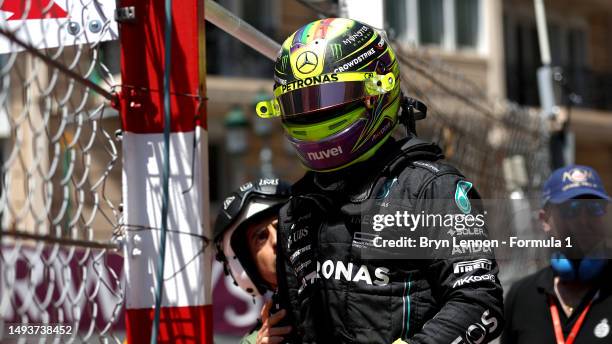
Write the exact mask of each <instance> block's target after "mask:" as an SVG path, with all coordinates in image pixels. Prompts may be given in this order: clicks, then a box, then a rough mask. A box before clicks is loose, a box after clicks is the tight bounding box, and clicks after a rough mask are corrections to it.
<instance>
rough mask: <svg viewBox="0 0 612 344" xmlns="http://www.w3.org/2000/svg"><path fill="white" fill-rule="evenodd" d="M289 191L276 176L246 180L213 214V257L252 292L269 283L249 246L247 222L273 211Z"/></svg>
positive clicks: (257, 291)
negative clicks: (214, 251) (259, 270)
mask: <svg viewBox="0 0 612 344" xmlns="http://www.w3.org/2000/svg"><path fill="white" fill-rule="evenodd" d="M289 195H290V186H289V184H288V183H286V182H284V181H282V180H280V179H278V178H264V179H259V180H258V181H251V182H247V183H245V184H244V185H242V186H240V188H238V190H236V191H235V192H233V193H232V194H231V195H230V196H228V197H227V198H226V199H225V200H224V201H223V204H222V206H221V209H220V211H219V214H218V215H217V219H216V221H215V227H214V230H213V240H214V243H215V246H216V248H217V254H216V259H217V260H218V261H220V262H222V263H223V269H224V272H225V274H226V275H230V276H231V277H232V279H233V280H234V283H235V284H236V285H237V286H239V287H240V288H241V289H243V290H244V291H246V292H247V293H249V294H250V295H252V296H258V295H262V294H264V293H265V292H266V290H268V289H269V287H268V286H267V284H266V282H265V281H264V280H263V278H262V277H261V276H260V274H259V272H258V270H257V265H256V263H255V262H254V261H253V258H252V255H251V252H250V250H249V246H248V239H247V229H248V225H249V224H252V223H256V222H257V221H260V220H262V219H265V218H266V217H269V216H271V215H274V214H277V213H278V210H279V209H280V207H281V206H282V205H283V204H284V203H285V202H286V201H287V200H288V199H289Z"/></svg>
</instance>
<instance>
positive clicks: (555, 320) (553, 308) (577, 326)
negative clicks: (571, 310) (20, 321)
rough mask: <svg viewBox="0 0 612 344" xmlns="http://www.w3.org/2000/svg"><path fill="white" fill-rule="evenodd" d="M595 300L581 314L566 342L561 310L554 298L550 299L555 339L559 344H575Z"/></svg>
mask: <svg viewBox="0 0 612 344" xmlns="http://www.w3.org/2000/svg"><path fill="white" fill-rule="evenodd" d="M594 299H595V298H593V299H591V301H590V302H589V304H588V305H587V306H586V307H584V310H583V311H582V313H580V316H579V317H578V320H576V323H575V324H574V327H572V330H571V331H570V333H569V336H567V340H565V339H564V338H563V330H562V329H561V320H560V319H559V309H558V307H557V304H556V303H555V300H554V299H553V297H552V296H550V297H549V298H548V303H549V305H550V315H551V316H552V320H553V327H554V328H555V337H556V338H557V344H573V343H574V340H575V339H576V336H577V335H578V331H580V328H581V327H582V323H583V322H584V318H585V317H586V315H587V313H588V312H589V309H591V304H592V303H593V300H594Z"/></svg>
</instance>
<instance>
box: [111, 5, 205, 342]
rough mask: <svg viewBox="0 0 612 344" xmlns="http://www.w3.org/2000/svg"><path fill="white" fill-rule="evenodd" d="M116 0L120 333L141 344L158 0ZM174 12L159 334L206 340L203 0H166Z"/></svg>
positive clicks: (149, 283) (155, 152) (155, 233)
mask: <svg viewBox="0 0 612 344" xmlns="http://www.w3.org/2000/svg"><path fill="white" fill-rule="evenodd" d="M118 4H119V5H118V6H119V8H118V13H119V14H120V15H119V21H120V42H121V77H122V88H121V94H120V97H119V107H120V110H121V120H122V125H123V145H122V149H123V204H124V206H123V216H124V225H125V228H126V229H127V242H126V245H125V273H126V276H127V285H126V309H127V312H126V315H127V316H126V323H127V324H126V327H127V339H128V343H149V342H150V338H151V328H152V323H153V317H154V311H155V310H154V305H155V293H156V289H155V288H156V285H157V281H156V271H157V265H158V256H159V251H160V234H161V223H162V220H161V209H162V170H163V168H162V166H163V149H164V138H163V130H164V113H163V104H164V103H163V96H164V93H163V75H164V30H165V24H164V18H165V12H164V1H159V0H122V1H119V2H118ZM132 14H133V16H132ZM172 16H173V28H172V31H173V32H172V49H171V50H172V52H171V54H172V55H171V59H170V61H171V62H172V66H171V78H170V92H171V97H170V98H171V111H170V113H171V134H170V160H169V163H170V178H169V203H168V204H169V208H168V209H169V210H168V222H167V223H168V226H167V229H168V231H167V239H166V255H165V256H166V257H165V259H166V260H165V269H164V278H163V288H164V290H163V298H162V303H161V305H162V308H161V318H160V326H159V334H158V336H157V338H158V342H172V343H212V305H211V301H212V298H211V283H210V278H211V259H212V256H211V251H210V247H207V246H206V243H207V241H206V240H204V238H210V228H209V222H210V221H209V218H210V217H209V204H208V203H209V201H208V150H207V133H206V113H205V106H204V105H205V102H204V96H205V77H206V65H205V46H204V44H205V41H204V2H203V0H181V1H173V5H172Z"/></svg>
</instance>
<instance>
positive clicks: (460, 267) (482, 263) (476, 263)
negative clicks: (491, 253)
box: [453, 259, 492, 274]
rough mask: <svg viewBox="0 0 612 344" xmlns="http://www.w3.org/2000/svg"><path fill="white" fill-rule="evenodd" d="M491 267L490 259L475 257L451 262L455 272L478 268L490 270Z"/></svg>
mask: <svg viewBox="0 0 612 344" xmlns="http://www.w3.org/2000/svg"><path fill="white" fill-rule="evenodd" d="M491 267H492V263H491V261H490V260H488V259H476V260H469V261H467V262H459V263H455V264H453V272H454V273H455V274H462V273H464V272H469V271H474V270H478V269H483V270H491Z"/></svg>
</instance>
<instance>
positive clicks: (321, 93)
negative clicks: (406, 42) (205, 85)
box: [256, 18, 400, 172]
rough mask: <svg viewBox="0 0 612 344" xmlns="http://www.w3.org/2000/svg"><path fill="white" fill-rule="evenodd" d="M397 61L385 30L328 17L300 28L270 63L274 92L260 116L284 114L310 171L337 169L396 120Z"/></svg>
mask: <svg viewBox="0 0 612 344" xmlns="http://www.w3.org/2000/svg"><path fill="white" fill-rule="evenodd" d="M399 76H400V74H399V65H398V63H397V60H396V58H395V53H394V52H393V50H392V49H391V47H390V46H389V44H388V42H387V41H386V39H385V37H383V35H382V33H380V32H378V31H377V30H375V29H374V28H372V27H370V26H368V25H366V24H363V23H360V22H358V21H355V20H351V19H345V18H328V19H322V20H317V21H314V22H312V23H310V24H307V25H305V26H304V27H302V28H300V29H299V30H297V31H296V32H295V33H293V34H292V35H291V36H289V37H288V38H287V39H286V40H285V42H284V43H283V44H282V46H281V49H280V51H279V53H278V57H277V58H276V62H275V66H274V95H273V98H272V99H271V100H268V101H263V102H259V103H258V104H257V105H256V112H257V114H258V115H259V116H260V117H264V118H268V117H276V116H279V117H281V121H282V125H283V128H284V131H285V134H286V136H287V138H288V139H289V142H290V143H291V144H292V145H293V147H294V148H295V150H296V152H297V154H298V157H299V158H300V161H301V162H302V164H303V165H304V167H306V168H307V169H309V170H314V171H319V172H328V171H335V170H339V169H342V168H345V167H347V166H350V165H352V164H355V163H357V162H359V161H363V160H366V159H368V158H370V157H371V156H372V155H373V154H374V153H375V152H376V151H377V150H378V148H380V146H381V145H382V144H383V143H384V142H385V141H386V140H387V139H388V138H389V136H390V134H391V132H392V130H393V128H394V127H395V126H396V124H397V123H398V110H399V108H400V83H399Z"/></svg>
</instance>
